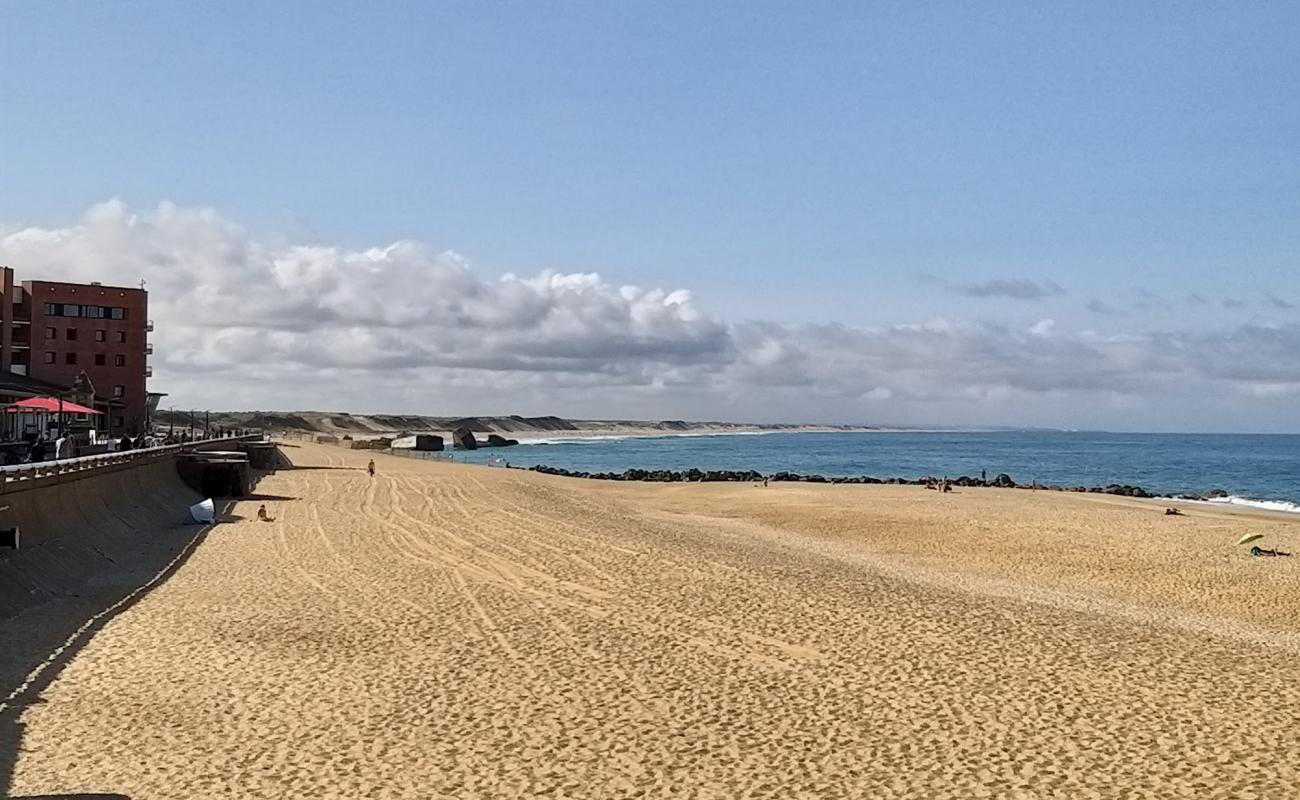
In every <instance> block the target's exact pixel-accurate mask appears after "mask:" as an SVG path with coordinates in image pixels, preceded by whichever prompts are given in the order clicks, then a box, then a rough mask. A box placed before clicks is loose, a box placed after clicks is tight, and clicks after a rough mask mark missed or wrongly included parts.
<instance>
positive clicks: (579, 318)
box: [0, 201, 1300, 424]
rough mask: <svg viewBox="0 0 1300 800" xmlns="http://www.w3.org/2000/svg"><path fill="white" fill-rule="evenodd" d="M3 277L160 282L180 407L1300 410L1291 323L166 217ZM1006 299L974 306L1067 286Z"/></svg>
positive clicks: (158, 305)
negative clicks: (909, 307) (1080, 320)
mask: <svg viewBox="0 0 1300 800" xmlns="http://www.w3.org/2000/svg"><path fill="white" fill-rule="evenodd" d="M0 263H4V264H8V265H10V266H12V267H14V268H15V270H16V271H17V272H18V274H19V277H20V278H56V279H68V280H79V281H90V280H103V281H105V282H107V283H119V284H125V285H132V284H134V283H136V282H137V281H138V280H141V279H144V280H145V281H147V285H148V288H149V289H150V306H151V308H150V315H151V316H152V317H153V318H154V319H155V320H156V321H157V329H156V332H155V333H154V334H153V340H154V343H155V348H156V349H155V352H156V355H155V356H154V363H155V378H154V381H153V385H154V387H155V388H158V389H160V390H162V391H167V392H170V393H171V394H172V396H173V398H175V399H176V401H177V402H178V403H179V404H180V405H181V406H182V407H188V406H191V405H193V406H197V407H204V406H207V407H213V408H223V407H224V408H231V407H242V408H258V407H260V408H280V409H305V408H311V407H315V408H326V409H348V410H355V411H407V412H423V413H435V414H436V413H448V414H453V413H511V412H520V413H560V414H567V415H571V416H584V415H585V416H597V415H599V416H615V417H641V418H646V417H649V418H655V417H661V418H669V417H692V418H697V419H698V418H706V417H712V418H739V419H757V420H805V421H806V420H824V421H896V422H907V421H915V422H931V423H934V422H1004V423H1014V422H1027V423H1033V424H1080V423H1079V420H1080V419H1084V420H1096V422H1094V423H1093V424H1099V423H1100V424H1104V421H1105V418H1104V417H1100V416H1096V413H1100V412H1098V411H1097V410H1098V409H1107V408H1112V409H1120V411H1117V412H1116V413H1117V414H1120V413H1122V414H1131V413H1133V412H1132V409H1133V408H1136V407H1147V408H1151V409H1158V410H1159V411H1160V412H1161V415H1159V416H1156V417H1153V418H1157V419H1165V418H1166V417H1167V415H1163V411H1164V410H1165V409H1168V408H1169V407H1171V404H1174V406H1173V407H1178V406H1177V404H1185V403H1186V402H1187V400H1186V398H1196V399H1197V402H1201V401H1202V400H1204V399H1205V398H1226V399H1225V400H1224V402H1225V403H1230V402H1231V403H1242V402H1248V403H1264V404H1267V403H1275V404H1277V408H1279V409H1282V408H1287V409H1289V408H1290V404H1292V403H1293V402H1294V399H1295V395H1297V394H1300V325H1290V326H1273V327H1268V326H1259V325H1254V326H1249V325H1248V326H1239V327H1236V328H1231V329H1227V330H1219V331H1200V332H1188V331H1149V330H1137V331H1110V332H1096V331H1072V330H1069V329H1068V328H1067V327H1066V326H1065V325H1062V324H1060V323H1059V322H1056V321H1053V320H1051V319H1039V320H1038V321H1036V322H1032V323H1030V322H1025V323H1021V324H1019V325H1016V326H1010V325H1001V324H998V323H996V322H988V321H969V320H959V319H944V318H939V319H932V320H926V321H922V322H910V323H901V322H900V323H898V324H892V325H881V326H875V327H853V326H847V325H841V324H838V323H833V322H828V323H821V324H804V325H790V324H779V323H775V322H769V321H762V320H751V321H741V322H727V321H724V320H721V319H719V318H718V317H716V316H715V315H713V314H711V313H709V312H708V311H707V310H706V309H704V308H702V307H701V306H700V305H699V304H698V303H697V302H696V300H695V298H694V297H693V296H692V294H691V293H690V292H689V291H687V290H685V289H677V288H644V287H636V286H615V285H612V284H610V283H609V282H607V281H605V280H604V279H602V278H601V277H600V276H599V275H597V274H593V273H585V272H582V273H566V272H560V271H545V272H541V273H539V274H536V275H531V276H518V275H512V274H507V275H504V276H501V277H498V278H488V277H485V276H482V275H479V274H478V273H476V272H475V271H474V269H473V266H472V264H471V263H470V262H469V260H468V259H467V258H465V257H464V256H462V255H459V254H456V253H452V252H445V251H438V250H435V249H432V248H430V247H428V246H426V245H423V244H420V243H418V242H410V241H401V242H394V243H390V244H387V245H383V246H378V247H372V248H365V249H351V248H345V247H337V246H328V245H293V244H287V245H280V244H272V243H269V242H266V241H261V240H259V239H257V238H256V237H253V236H250V235H249V234H248V233H247V232H245V231H243V230H242V229H241V228H240V227H239V226H237V225H235V224H233V223H232V222H230V221H229V220H227V219H225V218H223V217H222V216H220V215H219V214H217V213H215V212H214V211H211V210H205V209H191V208H180V207H177V206H173V205H169V204H164V205H161V206H159V207H158V208H156V209H151V210H147V211H136V210H133V209H130V208H128V207H127V206H125V205H124V204H123V203H121V202H117V201H113V202H109V203H104V204H101V205H98V206H95V207H93V208H92V209H90V211H88V212H87V213H86V215H85V216H84V218H83V219H82V220H80V221H79V222H78V223H77V224H75V225H70V226H67V227H24V228H19V227H10V228H0ZM993 283H999V282H993ZM1001 283H1005V284H1007V285H1009V286H1010V287H1012V288H1010V289H1007V286H1002V287H1001V288H1000V289H998V288H997V287H993V288H991V289H990V290H989V291H990V292H991V293H989V294H986V295H984V296H993V295H994V294H996V293H997V291H1002V296H1012V297H1031V296H1044V294H1043V293H1047V294H1055V293H1060V292H1061V290H1060V287H1057V286H1056V285H1055V284H1050V283H1049V284H1038V283H1034V282H1032V281H1028V282H1024V283H1027V284H1028V285H1030V286H1032V287H1034V288H1033V289H1031V290H1025V289H1024V288H1023V287H1022V286H1021V285H1020V282H1017V281H1008V282H1001ZM1008 292H1009V293H1008ZM1094 302H1099V301H1094ZM1089 307H1090V308H1092V309H1093V310H1094V311H1096V310H1097V309H1096V308H1093V304H1091V303H1090V304H1089ZM1097 313H1104V312H1100V311H1098V312H1097ZM1152 413H1153V415H1154V414H1157V412H1156V411H1153V412H1152ZM1278 413H1279V414H1282V413H1287V414H1289V413H1290V412H1289V411H1278ZM1090 414H1091V415H1093V416H1089V415H1090ZM882 417H884V419H882Z"/></svg>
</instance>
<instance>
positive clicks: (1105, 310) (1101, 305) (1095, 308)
mask: <svg viewBox="0 0 1300 800" xmlns="http://www.w3.org/2000/svg"><path fill="white" fill-rule="evenodd" d="M1087 308H1088V310H1089V311H1091V312H1092V313H1094V314H1106V315H1114V314H1122V313H1124V312H1122V311H1120V310H1119V309H1118V308H1115V307H1114V306H1112V305H1110V304H1109V303H1106V302H1103V301H1101V300H1098V299H1096V298H1093V299H1092V300H1089V301H1088V305H1087Z"/></svg>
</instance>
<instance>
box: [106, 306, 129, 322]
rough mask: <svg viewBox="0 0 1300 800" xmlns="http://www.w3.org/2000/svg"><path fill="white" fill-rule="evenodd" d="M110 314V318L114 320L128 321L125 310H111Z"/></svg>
mask: <svg viewBox="0 0 1300 800" xmlns="http://www.w3.org/2000/svg"><path fill="white" fill-rule="evenodd" d="M109 312H110V313H109V317H111V318H113V319H126V309H125V308H110V309H109Z"/></svg>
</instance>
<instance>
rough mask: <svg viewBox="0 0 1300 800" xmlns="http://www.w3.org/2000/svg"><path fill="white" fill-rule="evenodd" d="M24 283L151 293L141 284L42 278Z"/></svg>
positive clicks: (24, 283)
mask: <svg viewBox="0 0 1300 800" xmlns="http://www.w3.org/2000/svg"><path fill="white" fill-rule="evenodd" d="M22 285H23V286H29V285H30V286H37V285H40V286H71V287H73V288H76V289H81V288H85V289H104V290H106V291H107V290H110V289H111V290H113V291H115V292H139V293H141V294H148V293H149V290H148V289H141V288H140V287H139V286H108V285H106V284H103V283H78V282H77V281H42V280H30V281H23V282H22Z"/></svg>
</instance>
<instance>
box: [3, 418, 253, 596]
mask: <svg viewBox="0 0 1300 800" xmlns="http://www.w3.org/2000/svg"><path fill="white" fill-rule="evenodd" d="M225 446H230V443H229V442H227V443H226V445H225ZM199 447H204V446H203V445H200V446H199ZM185 457H186V454H185V453H184V452H182V451H180V450H171V451H169V452H158V453H150V452H149V451H142V452H139V453H136V454H132V459H131V460H128V461H124V462H122V463H116V464H104V465H98V466H95V467H94V468H93V469H84V470H81V471H75V472H66V473H64V474H48V475H41V476H38V477H32V478H28V479H26V480H10V481H7V482H5V483H3V484H0V528H13V527H15V526H17V527H18V528H20V530H21V547H20V548H19V549H18V550H9V549H0V619H6V618H9V617H12V616H14V615H16V614H18V613H19V612H21V611H23V610H25V609H27V608H30V607H33V606H37V605H40V604H42V603H46V602H48V601H50V600H54V599H58V598H66V597H79V596H83V595H90V594H100V593H103V592H108V593H109V594H111V593H113V591H114V589H115V587H117V586H121V587H124V589H125V588H127V587H131V586H134V585H137V584H138V583H139V581H140V579H141V578H142V577H145V578H147V576H148V575H149V574H152V572H151V571H156V570H157V569H159V568H161V566H163V565H165V564H166V563H167V562H168V561H169V560H170V559H171V558H173V557H175V555H176V554H178V553H180V551H181V550H182V549H183V548H184V547H185V546H186V545H187V544H188V543H189V542H190V541H191V539H192V538H193V536H194V534H195V532H196V526H194V525H192V524H188V515H187V510H188V507H189V506H190V505H191V504H192V503H195V502H197V501H198V500H200V499H201V498H200V496H199V492H198V491H196V490H195V489H194V488H191V487H190V486H187V485H186V484H185V482H184V481H183V480H182V479H181V476H180V475H179V474H178V470H177V463H178V460H179V459H181V458H185ZM220 502H221V501H220V500H218V507H220Z"/></svg>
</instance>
